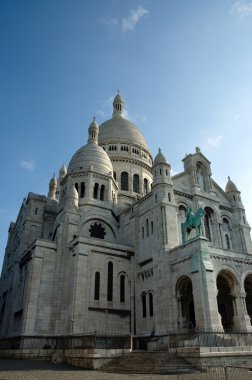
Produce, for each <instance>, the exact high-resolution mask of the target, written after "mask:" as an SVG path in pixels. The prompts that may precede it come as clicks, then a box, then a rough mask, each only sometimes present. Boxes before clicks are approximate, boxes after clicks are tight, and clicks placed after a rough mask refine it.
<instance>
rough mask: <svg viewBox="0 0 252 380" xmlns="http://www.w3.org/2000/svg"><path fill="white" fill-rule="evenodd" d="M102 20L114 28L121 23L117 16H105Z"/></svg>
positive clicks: (110, 27)
mask: <svg viewBox="0 0 252 380" xmlns="http://www.w3.org/2000/svg"><path fill="white" fill-rule="evenodd" d="M102 22H103V24H104V25H105V26H106V27H107V28H108V29H114V28H115V27H117V26H118V25H119V20H118V19H117V18H116V17H109V18H104V19H103V20H102Z"/></svg>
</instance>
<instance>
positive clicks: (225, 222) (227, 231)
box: [221, 215, 232, 249]
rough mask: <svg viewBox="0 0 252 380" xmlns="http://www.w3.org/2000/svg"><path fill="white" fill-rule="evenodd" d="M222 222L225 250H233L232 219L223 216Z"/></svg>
mask: <svg viewBox="0 0 252 380" xmlns="http://www.w3.org/2000/svg"><path fill="white" fill-rule="evenodd" d="M221 221H222V239H223V244H222V245H223V248H225V249H232V236H231V231H232V225H231V222H230V219H229V218H228V217H227V216H226V215H223V216H222V218H221Z"/></svg>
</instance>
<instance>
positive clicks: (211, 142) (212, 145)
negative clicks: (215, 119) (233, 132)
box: [206, 135, 222, 148]
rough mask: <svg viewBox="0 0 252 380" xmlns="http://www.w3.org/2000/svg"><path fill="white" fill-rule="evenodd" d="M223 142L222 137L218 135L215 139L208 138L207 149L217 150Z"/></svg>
mask: <svg viewBox="0 0 252 380" xmlns="http://www.w3.org/2000/svg"><path fill="white" fill-rule="evenodd" d="M221 140H222V136H221V135H218V136H215V137H208V139H207V141H206V148H216V147H217V146H219V145H220V143H221Z"/></svg>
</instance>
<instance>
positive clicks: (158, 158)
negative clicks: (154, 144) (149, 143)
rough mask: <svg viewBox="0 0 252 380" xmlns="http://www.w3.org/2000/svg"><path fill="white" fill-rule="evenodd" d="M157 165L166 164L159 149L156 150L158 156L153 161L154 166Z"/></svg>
mask: <svg viewBox="0 0 252 380" xmlns="http://www.w3.org/2000/svg"><path fill="white" fill-rule="evenodd" d="M158 164H168V162H167V160H166V158H165V156H164V155H163V153H162V152H161V149H160V148H159V150H158V154H157V155H156V157H155V159H154V166H155V165H158Z"/></svg>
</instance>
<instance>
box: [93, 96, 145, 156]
mask: <svg viewBox="0 0 252 380" xmlns="http://www.w3.org/2000/svg"><path fill="white" fill-rule="evenodd" d="M123 104H124V103H123V98H122V97H121V95H120V94H119V93H118V94H117V95H116V97H115V99H114V102H113V117H112V118H111V119H109V120H107V121H105V122H104V123H103V124H101V125H100V127H99V139H98V143H99V145H103V144H107V143H118V142H120V143H125V144H133V145H137V146H139V147H141V148H143V149H145V150H147V151H149V149H148V146H147V143H146V141H145V138H144V137H143V135H142V133H141V132H140V131H139V129H138V128H137V127H136V126H135V125H134V124H133V123H131V122H130V121H128V120H126V119H124V117H123Z"/></svg>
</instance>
